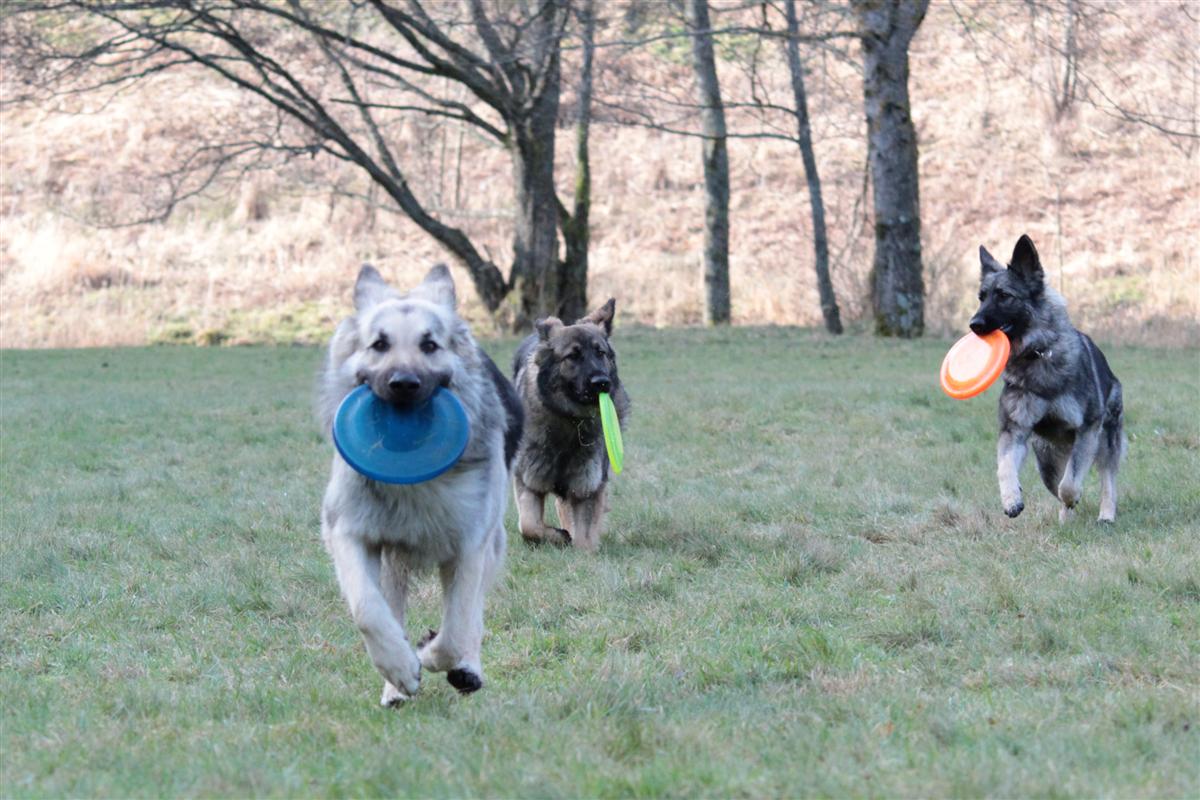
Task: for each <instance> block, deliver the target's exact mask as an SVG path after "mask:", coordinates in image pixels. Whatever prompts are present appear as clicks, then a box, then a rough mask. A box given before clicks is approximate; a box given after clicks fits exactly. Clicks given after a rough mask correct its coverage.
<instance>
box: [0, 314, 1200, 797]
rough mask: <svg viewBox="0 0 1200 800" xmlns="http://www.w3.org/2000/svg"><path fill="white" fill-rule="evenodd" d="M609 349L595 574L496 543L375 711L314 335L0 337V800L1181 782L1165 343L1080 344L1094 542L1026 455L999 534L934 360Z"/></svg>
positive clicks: (1190, 622) (1170, 408) (977, 458)
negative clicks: (350, 609)
mask: <svg viewBox="0 0 1200 800" xmlns="http://www.w3.org/2000/svg"><path fill="white" fill-rule="evenodd" d="M618 342H619V348H620V351H621V358H622V364H623V371H622V374H623V377H624V379H625V381H626V383H627V385H628V387H629V391H630V393H631V395H632V397H633V401H634V414H633V417H632V420H631V425H630V427H629V430H628V431H627V433H626V436H625V444H626V471H625V473H624V474H622V475H621V476H620V477H618V478H617V479H616V480H615V486H614V497H613V511H612V515H611V517H610V526H609V532H608V534H607V536H606V538H605V539H604V541H603V543H602V546H601V549H600V552H599V553H598V554H597V555H595V556H587V555H583V554H580V553H576V552H572V551H558V550H550V549H544V550H530V549H527V548H526V547H525V546H523V545H522V544H521V542H520V540H519V538H518V537H515V535H514V536H513V542H512V547H511V549H510V557H509V561H508V574H507V579H506V580H505V581H504V583H503V585H502V586H501V587H500V588H499V589H498V590H497V591H496V592H495V593H494V594H493V595H492V598H491V603H490V606H489V613H488V627H489V634H488V637H487V640H486V642H485V645H484V666H485V669H486V671H487V680H488V685H487V686H486V687H485V689H484V691H482V692H481V693H479V694H477V695H474V696H472V697H468V698H460V697H458V696H456V695H455V694H454V693H453V691H452V690H451V689H450V687H449V686H448V685H447V684H446V683H445V681H444V680H443V679H442V678H441V677H440V676H433V677H432V679H430V680H427V681H426V685H425V688H424V690H423V692H422V694H421V696H420V698H419V699H418V700H416V701H415V702H413V703H411V704H409V705H408V706H407V707H405V708H403V709H400V710H399V711H385V710H382V709H380V708H378V707H377V706H376V704H375V703H376V700H377V697H378V694H379V688H380V679H379V677H378V676H377V675H376V673H375V671H374V669H373V668H372V666H371V665H370V662H369V660H368V659H367V656H366V654H365V653H364V651H363V648H362V645H361V643H360V641H359V637H358V634H357V632H356V631H355V629H354V626H353V625H352V623H351V622H350V619H349V616H348V614H347V613H346V611H345V609H344V608H343V606H342V603H341V601H340V599H339V597H338V594H337V589H336V586H335V583H334V578H333V575H332V570H331V568H330V565H329V562H328V559H327V557H326V555H325V553H324V551H323V550H322V547H321V544H320V541H319V535H318V523H317V510H318V505H319V500H320V493H321V490H322V488H323V485H324V482H325V478H326V473H327V469H328V462H329V459H330V452H331V450H330V446H329V445H328V444H327V443H325V442H324V441H322V439H321V437H320V435H319V434H318V432H317V429H316V425H315V423H313V422H312V418H311V412H310V397H311V387H312V381H313V374H314V371H315V368H316V365H317V363H318V361H319V358H320V354H319V352H318V351H316V350H312V349H290V348H278V349H262V348H254V349H178V348H158V349H142V350H81V351H70V352H4V353H2V354H0V369H2V374H3V387H2V388H3V393H2V416H0V424H2V426H3V428H2V430H3V440H2V443H3V451H2V464H3V474H2V478H3V481H2V487H0V490H2V493H0V502H2V514H3V517H2V523H0V534H2V536H0V539H2V550H0V562H2V563H0V596H2V597H3V618H2V625H0V632H2V634H0V635H2V639H0V697H3V720H2V723H3V724H2V732H3V740H2V742H0V745H2V747H0V766H2V769H3V774H2V780H0V796H4V797H24V796H65V795H69V796H81V795H103V796H160V795H234V796H244V795H293V796H295V795H302V796H311V795H322V796H324V795H396V794H403V795H418V796H434V797H458V796H463V795H481V794H486V795H492V796H517V795H520V796H533V797H576V796H591V795H603V796H657V795H667V796H678V797H690V796H695V795H715V796H752V797H763V796H795V795H832V796H844V795H856V796H863V795H869V796H896V795H923V796H924V795H950V794H954V795H996V796H1014V795H1034V796H1060V795H1072V796H1111V797H1128V796H1133V795H1138V796H1144V795H1163V796H1184V795H1193V796H1194V795H1195V793H1196V792H1197V789H1198V787H1200V766H1198V765H1200V759H1198V758H1197V755H1198V754H1200V556H1198V553H1200V545H1198V540H1197V537H1198V534H1200V529H1198V528H1200V522H1198V521H1200V480H1198V478H1197V476H1198V475H1200V422H1198V420H1200V400H1198V399H1197V398H1200V365H1198V362H1197V355H1196V353H1195V351H1174V352H1171V351H1153V350H1139V349H1121V348H1110V349H1109V360H1110V361H1111V363H1112V365H1113V367H1114V369H1115V370H1116V372H1117V373H1118V375H1119V376H1120V377H1121V378H1122V380H1123V382H1124V384H1125V396H1126V399H1127V404H1128V408H1127V422H1128V428H1129V432H1130V438H1131V442H1130V454H1129V458H1128V460H1127V462H1126V464H1125V467H1124V470H1123V472H1122V476H1121V489H1122V498H1121V508H1120V512H1119V516H1118V520H1117V523H1116V525H1115V526H1111V527H1104V526H1100V525H1098V524H1096V523H1095V522H1093V521H1092V520H1093V518H1094V516H1095V513H1096V500H1097V491H1098V490H1097V484H1096V479H1095V476H1094V475H1093V476H1091V477H1090V478H1089V480H1088V483H1087V484H1086V486H1085V497H1084V509H1083V514H1082V515H1081V516H1080V517H1079V518H1078V519H1077V520H1075V521H1074V522H1072V523H1070V524H1068V525H1066V526H1063V527H1060V526H1059V525H1058V524H1057V521H1056V517H1055V506H1054V503H1053V501H1052V498H1050V496H1049V495H1048V494H1047V493H1046V492H1045V491H1044V490H1043V489H1042V488H1041V486H1040V482H1039V481H1038V480H1037V478H1036V475H1035V472H1034V470H1033V468H1032V464H1027V465H1026V472H1025V473H1024V484H1025V487H1026V503H1027V509H1026V511H1025V513H1024V514H1023V515H1022V516H1021V517H1019V518H1018V519H1016V520H1009V519H1007V518H1006V517H1004V515H1003V513H1002V512H1001V511H1000V502H999V497H998V491H997V488H996V483H995V468H994V452H995V432H994V428H995V413H996V412H995V402H996V392H997V390H996V389H993V390H991V392H989V393H988V395H986V396H985V397H983V398H977V399H976V400H973V401H968V402H955V401H951V400H949V399H947V398H945V397H944V396H943V395H942V394H941V392H940V391H939V390H938V389H937V386H936V374H937V367H938V364H939V362H940V359H941V356H942V354H943V353H944V352H945V349H946V343H945V342H939V341H926V342H894V341H890V342H881V341H875V340H873V339H869V338H862V337H850V338H846V339H842V340H836V341H834V340H830V339H827V338H825V337H823V336H819V335H816V334H812V333H807V332H802V331H795V330H785V329H779V330H736V331H722V332H704V331H671V332H651V331H626V332H621V333H620V334H619V337H618ZM511 349H512V343H511V342H502V343H497V344H496V345H495V346H494V347H493V350H494V351H495V353H496V354H497V355H498V356H500V357H503V358H505V359H507V357H508V355H509V353H511ZM511 516H512V512H511V511H510V518H511ZM512 530H513V526H511V525H510V531H512ZM435 583H436V581H435V580H433V579H432V577H430V578H428V579H426V580H424V581H422V582H421V584H420V591H419V595H418V597H417V600H416V609H415V612H414V616H413V619H412V629H413V630H421V629H423V628H424V627H426V626H428V625H432V624H435V623H436V620H437V616H438V612H437V603H438V594H437V593H436V592H435V591H434V588H433V586H434V584H435Z"/></svg>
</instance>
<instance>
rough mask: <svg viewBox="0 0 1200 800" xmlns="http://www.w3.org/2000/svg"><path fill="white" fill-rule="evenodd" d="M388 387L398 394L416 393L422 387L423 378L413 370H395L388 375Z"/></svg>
mask: <svg viewBox="0 0 1200 800" xmlns="http://www.w3.org/2000/svg"><path fill="white" fill-rule="evenodd" d="M388 388H389V389H391V390H392V391H393V392H395V393H396V394H398V395H411V394H416V392H417V390H418V389H420V388H421V379H420V378H418V377H417V376H416V375H414V374H413V373H411V372H393V373H392V374H391V375H390V376H389V377H388Z"/></svg>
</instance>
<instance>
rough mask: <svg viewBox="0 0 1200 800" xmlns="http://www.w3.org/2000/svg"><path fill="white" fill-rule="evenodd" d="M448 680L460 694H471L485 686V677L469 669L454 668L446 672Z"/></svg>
mask: <svg viewBox="0 0 1200 800" xmlns="http://www.w3.org/2000/svg"><path fill="white" fill-rule="evenodd" d="M446 682H447V683H449V684H450V685H451V686H453V687H454V688H455V689H457V690H458V692H459V694H470V693H471V692H475V691H478V690H479V689H480V688H482V687H483V679H482V678H480V677H479V676H478V675H476V674H475V673H474V672H472V671H471V670H469V669H452V670H450V671H449V672H447V673H446Z"/></svg>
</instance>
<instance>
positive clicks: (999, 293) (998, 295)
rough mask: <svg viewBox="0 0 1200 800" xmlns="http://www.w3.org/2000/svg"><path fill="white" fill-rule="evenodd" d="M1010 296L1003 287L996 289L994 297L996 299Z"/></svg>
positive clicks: (1004, 298)
mask: <svg viewBox="0 0 1200 800" xmlns="http://www.w3.org/2000/svg"><path fill="white" fill-rule="evenodd" d="M1010 297H1012V295H1011V294H1009V293H1008V292H1006V291H1004V290H1003V289H997V290H996V299H997V300H1007V299H1008V298H1010Z"/></svg>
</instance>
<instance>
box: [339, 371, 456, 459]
mask: <svg viewBox="0 0 1200 800" xmlns="http://www.w3.org/2000/svg"><path fill="white" fill-rule="evenodd" d="M470 435H471V424H470V422H468V421H467V412H466V410H465V409H464V408H463V405H462V403H461V402H459V399H458V398H457V397H455V396H454V393H453V392H451V391H449V390H447V389H441V388H439V389H438V390H437V391H436V392H434V393H433V396H432V397H430V398H429V402H427V403H425V404H424V405H422V406H419V407H417V408H413V409H399V408H396V407H395V406H393V405H391V404H390V403H385V402H384V401H382V400H380V399H379V398H378V397H376V395H375V393H374V392H372V391H371V389H370V387H368V386H366V385H363V386H359V387H358V388H357V389H355V390H354V391H352V392H351V393H350V394H348V395H346V399H344V400H342V404H341V405H340V406H338V410H337V415H336V416H335V417H334V418H333V444H334V446H335V447H337V451H338V452H339V453H341V455H342V458H344V459H345V460H346V463H347V464H349V465H350V466H351V467H353V468H354V470H355V471H356V472H360V473H362V474H363V475H365V476H367V477H368V478H370V479H371V480H373V481H380V482H382V483H422V482H423V481H428V480H432V479H434V478H436V477H437V476H438V475H441V474H442V473H443V472H445V471H446V470H448V469H450V468H451V467H453V466H454V465H455V464H456V463H457V462H458V459H460V458H461V457H462V454H463V451H464V450H466V449H467V439H469V438H470Z"/></svg>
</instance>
